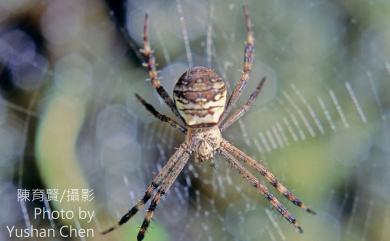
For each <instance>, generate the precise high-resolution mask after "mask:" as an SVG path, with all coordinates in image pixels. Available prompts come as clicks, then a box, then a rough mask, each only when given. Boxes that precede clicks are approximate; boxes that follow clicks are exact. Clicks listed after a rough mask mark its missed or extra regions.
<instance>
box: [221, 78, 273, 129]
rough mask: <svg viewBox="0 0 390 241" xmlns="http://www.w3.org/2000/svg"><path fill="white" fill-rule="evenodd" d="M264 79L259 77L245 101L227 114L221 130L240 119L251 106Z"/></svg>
mask: <svg viewBox="0 0 390 241" xmlns="http://www.w3.org/2000/svg"><path fill="white" fill-rule="evenodd" d="M265 81H266V78H265V77H263V79H261V81H260V83H259V84H258V85H257V87H256V90H255V91H253V93H252V94H251V95H250V97H249V99H248V100H247V101H246V103H245V104H244V105H243V106H241V108H240V109H239V110H237V111H236V112H235V113H234V114H233V115H231V116H229V117H228V118H227V120H226V121H225V123H223V124H222V126H221V128H220V129H221V131H224V130H225V129H227V128H228V127H229V126H231V125H232V124H233V123H234V122H236V121H237V120H238V119H240V118H241V117H242V116H243V115H244V114H245V113H246V112H247V111H248V110H249V108H250V107H251V106H252V104H253V102H254V101H255V100H256V98H257V96H258V95H259V93H260V91H261V89H262V87H263V85H264V83H265Z"/></svg>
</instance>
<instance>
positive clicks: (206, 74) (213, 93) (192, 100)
mask: <svg viewBox="0 0 390 241" xmlns="http://www.w3.org/2000/svg"><path fill="white" fill-rule="evenodd" d="M173 97H174V99H175V102H176V106H177V108H178V110H179V113H180V115H181V116H182V117H183V119H184V121H185V122H186V124H187V125H188V126H191V127H207V126H212V125H215V124H217V123H218V121H219V119H220V117H221V115H222V113H223V112H224V110H225V104H226V85H225V81H224V80H223V79H222V78H221V77H219V76H218V75H217V74H216V73H215V72H214V71H213V70H212V69H209V68H206V67H201V66H198V67H193V68H191V69H189V70H187V71H186V72H185V73H184V74H183V75H182V76H181V77H180V79H179V80H178V81H177V83H176V85H175V88H174V90H173Z"/></svg>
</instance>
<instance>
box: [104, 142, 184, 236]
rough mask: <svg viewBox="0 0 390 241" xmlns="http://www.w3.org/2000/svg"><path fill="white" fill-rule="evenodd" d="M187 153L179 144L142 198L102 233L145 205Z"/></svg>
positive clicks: (115, 226)
mask: <svg viewBox="0 0 390 241" xmlns="http://www.w3.org/2000/svg"><path fill="white" fill-rule="evenodd" d="M187 155H188V153H187V146H186V145H185V144H182V145H180V147H179V148H178V149H177V150H176V152H175V153H174V154H173V155H172V156H171V158H169V160H168V162H167V163H166V164H165V166H164V167H163V168H162V169H161V170H160V172H159V173H158V174H157V176H155V177H154V178H153V181H152V183H151V184H150V185H149V186H148V188H147V189H146V192H145V194H144V196H143V198H142V199H141V200H139V201H138V202H137V204H136V205H135V206H134V207H132V208H131V209H130V210H129V211H128V212H127V213H126V214H125V215H123V216H122V218H121V219H120V220H119V221H118V223H117V224H116V225H114V226H112V227H111V228H109V229H107V230H105V231H103V232H102V234H107V233H109V232H111V231H113V230H115V229H116V228H118V227H119V226H121V225H122V224H125V223H126V222H127V221H129V220H130V218H132V217H133V216H134V215H135V214H136V213H137V212H138V210H140V209H141V208H142V207H143V206H144V205H145V203H147V202H148V201H149V199H150V198H151V197H152V194H153V191H154V190H155V189H156V188H158V187H159V186H160V185H161V183H162V182H163V181H164V180H165V179H166V178H167V176H169V175H170V172H171V170H173V169H174V167H175V166H176V164H177V163H178V162H180V160H182V159H183V157H186V156H187Z"/></svg>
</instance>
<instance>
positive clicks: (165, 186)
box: [137, 152, 190, 241]
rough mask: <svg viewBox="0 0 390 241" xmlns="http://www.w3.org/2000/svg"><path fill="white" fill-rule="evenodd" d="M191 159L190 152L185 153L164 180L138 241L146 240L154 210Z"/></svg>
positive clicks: (147, 213) (146, 214)
mask: <svg viewBox="0 0 390 241" xmlns="http://www.w3.org/2000/svg"><path fill="white" fill-rule="evenodd" d="M189 157H190V153H189V152H185V153H184V154H183V155H182V156H181V157H180V160H179V161H178V162H177V163H176V166H175V167H174V168H173V169H172V170H171V171H170V172H169V174H168V176H167V177H166V179H165V180H164V182H163V184H162V185H161V187H160V188H159V189H158V191H157V194H156V195H155V196H154V197H153V199H152V201H151V203H150V206H149V208H148V210H147V211H146V213H145V218H144V221H143V222H142V225H141V228H140V230H139V232H138V235H137V240H138V241H141V240H143V239H144V236H145V232H146V230H147V229H148V227H149V224H150V221H151V220H152V217H153V214H154V210H155V209H156V207H157V205H158V204H159V202H160V200H161V197H162V196H164V195H165V194H166V192H167V191H168V190H169V188H170V187H171V186H172V184H173V183H174V182H175V180H176V178H177V177H178V176H179V174H180V173H181V172H182V170H183V168H184V166H185V165H186V164H187V161H188V159H189Z"/></svg>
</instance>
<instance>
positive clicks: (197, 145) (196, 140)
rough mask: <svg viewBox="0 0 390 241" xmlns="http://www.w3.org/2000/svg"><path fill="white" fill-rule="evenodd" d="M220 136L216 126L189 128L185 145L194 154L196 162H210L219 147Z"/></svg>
mask: <svg viewBox="0 0 390 241" xmlns="http://www.w3.org/2000/svg"><path fill="white" fill-rule="evenodd" d="M221 141H222V135H221V131H220V129H219V127H218V126H216V125H214V126H212V127H203V128H191V129H189V130H188V132H187V135H186V141H185V142H186V143H188V144H189V146H190V147H191V149H192V150H194V153H195V159H194V160H195V161H196V162H204V161H210V160H212V159H213V157H214V152H215V151H216V150H218V148H219V147H220V146H221Z"/></svg>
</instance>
